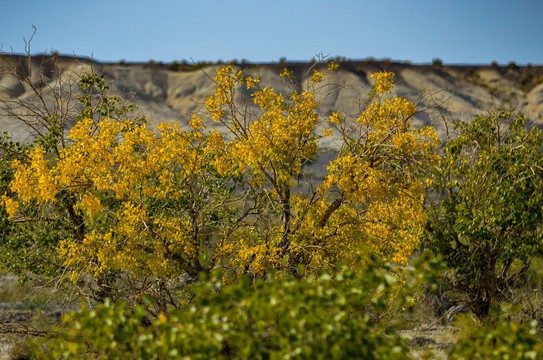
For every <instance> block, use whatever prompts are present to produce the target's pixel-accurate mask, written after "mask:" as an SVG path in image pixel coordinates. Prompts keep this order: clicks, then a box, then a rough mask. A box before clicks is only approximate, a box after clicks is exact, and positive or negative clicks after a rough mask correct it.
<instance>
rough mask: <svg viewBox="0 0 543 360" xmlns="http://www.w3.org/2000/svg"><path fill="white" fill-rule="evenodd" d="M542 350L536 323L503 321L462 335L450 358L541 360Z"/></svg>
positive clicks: (452, 359) (473, 329)
mask: <svg viewBox="0 0 543 360" xmlns="http://www.w3.org/2000/svg"><path fill="white" fill-rule="evenodd" d="M471 325H473V324H471ZM542 356H543V347H542V346H541V339H539V338H538V337H537V334H536V322H535V321H533V322H531V323H529V324H517V323H513V322H509V321H506V320H502V321H499V322H498V323H497V324H495V325H486V326H478V327H475V328H472V329H470V330H469V331H468V333H467V334H466V336H461V337H460V338H459V339H458V342H457V343H456V344H455V345H454V347H453V348H452V350H451V352H450V354H449V359H451V360H454V359H511V360H514V359H515V360H521V359H541V358H542Z"/></svg>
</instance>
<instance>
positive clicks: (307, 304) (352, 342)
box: [35, 268, 408, 359]
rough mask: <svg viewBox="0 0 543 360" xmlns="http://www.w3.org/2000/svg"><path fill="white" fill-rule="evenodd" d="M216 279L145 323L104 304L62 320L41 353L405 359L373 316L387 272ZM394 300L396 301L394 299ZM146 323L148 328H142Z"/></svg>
mask: <svg viewBox="0 0 543 360" xmlns="http://www.w3.org/2000/svg"><path fill="white" fill-rule="evenodd" d="M218 279H220V277H216V278H211V279H210V280H208V281H205V282H203V283H202V284H198V285H195V288H194V294H195V298H194V301H193V303H192V304H191V305H190V306H189V307H188V308H186V309H185V310H174V311H172V312H170V313H169V314H168V315H167V316H166V315H162V314H161V315H159V316H158V317H157V318H156V320H154V321H153V323H152V324H151V325H148V323H147V322H146V321H145V319H146V316H147V315H148V314H147V313H146V311H145V310H144V308H143V307H136V308H135V309H134V310H129V309H128V308H127V307H126V304H124V303H110V302H105V303H104V304H102V305H99V306H97V307H96V308H95V309H88V308H84V309H82V310H81V311H80V312H79V313H77V314H72V315H71V316H66V317H65V318H64V320H63V330H62V332H61V335H60V337H58V338H56V339H53V340H50V341H49V342H47V343H46V344H45V345H42V346H45V348H46V351H45V352H44V353H41V351H42V350H43V349H44V348H43V347H41V348H38V347H36V348H35V351H37V352H39V354H40V357H41V358H44V359H59V358H63V359H73V358H78V359H85V358H97V359H166V358H168V359H184V358H191V359H212V358H213V359H347V358H348V359H404V358H407V353H408V347H407V346H406V343H405V339H404V338H402V337H400V336H397V335H395V334H394V332H393V330H394V328H393V327H392V326H390V325H387V324H386V323H384V322H383V321H379V320H378V319H377V317H378V316H377V314H379V313H380V312H382V311H383V310H384V309H385V308H386V307H388V306H390V303H389V297H390V295H391V292H392V291H393V289H394V286H393V285H394V284H395V283H396V278H395V277H393V276H391V275H390V273H389V272H388V271H384V270H382V269H381V270H380V269H374V268H368V269H367V271H364V272H363V274H358V275H356V274H354V273H352V272H347V271H343V272H339V273H338V274H337V275H336V276H334V277H331V276H329V275H327V274H323V275H321V276H320V277H318V278H316V279H311V278H309V279H306V280H303V281H298V280H296V279H294V278H291V277H287V278H281V277H277V276H269V277H267V278H266V279H256V280H254V279H251V278H250V277H248V276H246V277H242V278H240V280H239V281H238V282H236V283H233V284H231V285H228V286H224V287H221V282H220V281H219V280H218ZM397 301H398V303H404V301H403V300H402V299H400V298H399V299H398V300H397ZM146 323H147V324H146Z"/></svg>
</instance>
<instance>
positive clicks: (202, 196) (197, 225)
mask: <svg viewBox="0 0 543 360" xmlns="http://www.w3.org/2000/svg"><path fill="white" fill-rule="evenodd" d="M336 68H337V65H335V64H333V63H330V64H329V65H328V67H327V68H326V69H325V70H320V69H318V68H315V69H313V70H312V72H311V73H310V74H308V83H307V86H305V87H304V89H299V88H296V87H295V85H294V75H293V73H292V72H290V71H288V70H286V69H285V71H283V73H282V74H281V76H282V77H284V78H285V79H287V80H290V81H292V84H293V90H292V91H290V92H289V93H288V94H281V93H277V92H275V91H274V90H273V89H272V88H270V87H266V86H263V87H261V84H260V80H259V79H258V78H254V77H251V76H246V75H245V74H243V72H241V71H239V70H236V69H235V68H234V67H233V66H231V65H226V66H224V67H222V68H221V69H219V70H217V72H216V75H215V77H214V79H213V80H214V82H215V84H216V87H215V90H214V93H213V94H212V95H211V96H209V98H208V99H207V101H206V110H207V112H208V116H209V118H210V119H212V120H214V121H216V122H220V123H221V124H222V125H224V126H225V127H226V128H227V129H228V131H229V134H228V136H225V135H224V134H220V133H218V132H216V131H208V130H207V128H206V126H205V125H204V123H205V122H204V120H205V119H204V118H201V117H198V116H193V117H192V118H191V119H190V121H189V124H188V127H182V126H181V124H179V123H177V122H172V123H161V124H159V125H158V127H157V131H151V130H150V129H148V128H147V127H146V126H145V125H144V124H139V123H135V122H132V121H129V120H123V121H118V120H112V119H103V120H101V121H99V122H96V121H95V120H94V119H92V118H83V119H82V120H80V121H79V122H78V123H77V124H76V125H75V126H74V127H73V128H72V129H71V130H70V131H69V133H68V134H67V138H68V139H69V140H70V141H69V144H70V145H69V146H66V147H63V148H61V149H60V150H59V153H58V154H57V155H56V156H52V155H51V154H50V153H47V152H46V151H45V150H44V149H43V148H42V147H40V146H37V147H34V148H32V149H30V150H28V151H27V154H26V156H27V160H26V161H23V160H19V161H15V162H13V164H12V166H13V169H14V173H15V174H14V178H13V180H12V182H11V191H12V192H13V193H15V194H16V195H17V199H13V198H10V197H7V196H6V195H4V196H2V204H3V205H4V206H5V208H6V209H7V212H8V214H9V215H10V216H12V217H14V216H16V215H17V213H18V211H20V210H19V209H20V208H21V206H20V205H21V204H22V205H25V204H29V203H32V202H37V203H40V204H49V205H51V206H52V209H56V210H57V211H66V212H67V213H68V214H69V215H70V216H71V218H72V219H75V221H72V222H71V223H70V226H71V227H72V229H73V230H74V234H76V235H74V236H72V237H70V236H68V237H66V238H63V239H62V240H61V241H60V242H59V243H58V248H57V249H56V250H57V253H58V256H59V257H60V260H61V262H62V266H63V267H64V268H65V269H67V271H69V272H71V278H72V280H74V281H75V280H77V278H78V276H79V274H82V273H91V274H93V275H94V276H95V277H97V278H99V277H100V276H101V274H102V272H103V271H104V270H113V271H126V272H129V273H131V274H133V275H135V276H148V275H150V276H156V277H159V278H173V277H175V276H178V275H180V274H183V273H187V274H189V275H190V276H192V277H194V278H197V277H198V273H199V272H201V271H210V270H211V269H213V268H214V267H216V266H221V267H223V268H225V269H227V270H228V273H229V276H233V277H235V276H237V275H238V274H241V273H253V274H255V276H262V275H264V274H265V273H266V271H267V270H269V269H271V268H275V269H278V270H284V271H287V272H291V273H295V274H300V275H301V274H302V273H299V271H300V269H305V270H303V271H304V272H310V273H311V272H313V271H317V270H319V269H322V268H326V269H329V270H333V269H334V268H335V266H336V265H337V264H338V263H347V264H349V265H350V266H352V267H353V268H356V267H357V265H358V264H359V262H360V261H364V259H366V258H367V257H368V256H369V255H370V254H372V255H375V256H377V257H378V258H380V259H381V260H382V261H392V262H397V263H405V262H406V261H407V258H408V256H409V255H410V254H411V253H412V252H413V250H414V249H415V248H416V246H417V245H418V241H419V239H420V236H421V231H422V229H423V226H424V224H425V221H426V218H425V215H424V211H423V208H422V201H423V196H424V189H425V186H426V185H425V183H424V179H423V177H422V175H421V171H420V170H421V169H422V168H424V167H425V166H428V165H431V164H432V163H434V162H436V161H438V158H437V157H436V155H435V154H434V146H435V145H436V143H437V137H436V135H435V132H434V131H433V130H432V129H429V128H423V129H413V128H412V127H411V119H412V117H413V115H414V114H415V112H416V109H415V106H414V104H413V103H411V102H409V101H408V100H406V99H404V98H397V97H390V96H389V93H390V92H391V91H392V89H393V86H394V84H393V74H391V73H379V74H376V75H374V77H375V79H376V83H375V85H374V87H373V90H372V93H371V97H370V102H369V104H368V106H367V108H366V109H365V110H364V111H363V112H362V114H360V116H359V117H358V118H356V119H350V118H348V117H347V116H345V115H344V114H342V113H340V112H335V113H333V114H332V115H331V116H330V118H329V119H327V118H323V117H322V116H319V111H318V107H319V101H320V99H318V97H317V95H316V94H318V93H319V90H320V87H321V86H328V85H325V82H324V80H325V79H326V78H327V77H328V76H330V73H331V72H332V71H334V70H335V69H336ZM242 92H246V93H247V92H249V93H250V102H249V103H242V105H240V102H239V98H240V94H241V93H242ZM320 127H324V131H322V130H319V131H317V129H318V128H320ZM334 134H335V135H336V136H338V137H340V138H341V140H342V147H341V149H340V151H339V153H338V155H337V158H336V159H335V160H333V161H332V162H331V163H330V165H329V167H328V173H327V174H326V177H325V180H324V182H323V183H322V184H320V185H319V186H317V187H316V189H315V190H314V191H313V190H312V189H313V187H312V186H309V187H306V188H303V187H297V186H296V185H297V184H298V183H299V182H300V181H304V180H306V179H307V176H306V174H304V170H305V168H304V166H305V164H306V163H307V162H309V161H312V160H314V159H315V158H316V157H317V156H318V154H319V140H320V139H321V138H322V137H327V136H333V135H334ZM303 189H309V190H307V191H305V190H303ZM61 199H69V200H70V201H69V202H66V201H65V202H63V205H62V206H60V205H59V206H57V207H56V208H55V207H54V206H53V205H55V204H57V203H60V202H61ZM66 204H68V205H66Z"/></svg>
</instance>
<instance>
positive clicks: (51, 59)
mask: <svg viewBox="0 0 543 360" xmlns="http://www.w3.org/2000/svg"><path fill="white" fill-rule="evenodd" d="M313 65H314V64H311V63H295V62H282V63H270V64H248V63H242V64H235V66H236V67H238V68H242V69H244V70H245V71H246V72H247V73H248V74H251V75H255V76H259V77H260V78H261V85H270V86H271V87H273V88H274V89H275V90H276V91H279V92H287V91H288V89H289V85H290V84H289V83H288V82H287V81H285V80H284V79H282V78H280V77H279V72H280V71H281V70H282V69H283V68H284V67H287V68H289V70H292V71H293V72H294V74H295V75H296V78H297V82H298V85H299V86H300V87H302V88H303V87H304V86H305V85H306V84H307V80H308V77H309V76H310V75H311V73H312V72H311V69H312V66H313ZM339 65H340V67H339V71H338V72H337V74H335V75H334V76H333V77H332V78H330V79H329V80H328V85H330V87H328V88H327V89H332V88H334V89H336V90H334V91H331V92H329V93H326V96H325V97H324V98H323V100H322V106H321V111H322V115H323V116H327V115H329V114H331V113H332V112H333V111H337V110H341V111H342V112H344V113H345V114H347V115H349V116H353V117H356V116H357V114H359V113H360V108H361V107H362V106H363V104H364V101H365V100H366V99H367V94H368V92H369V91H370V89H371V83H372V81H371V78H370V75H371V74H372V73H375V72H378V71H382V70H387V71H392V72H394V73H395V74H396V77H395V80H396V87H395V90H394V94H396V95H398V96H405V97H407V98H408V99H410V100H412V101H417V102H418V103H420V105H419V108H424V107H425V105H436V104H439V105H440V106H439V109H441V110H442V111H443V112H444V113H446V114H447V115H448V116H453V117H454V118H464V119H470V118H471V117H472V116H473V115H474V114H475V113H478V112H482V111H485V110H488V109H490V108H493V107H502V106H508V107H512V108H514V109H516V110H518V111H520V112H523V113H524V114H526V115H527V117H528V118H529V119H531V120H532V121H533V122H535V123H537V124H543V66H517V65H515V64H514V63H510V64H509V65H506V66H499V65H497V64H493V65H442V64H441V63H440V62H435V63H434V64H432V65H413V64H409V63H397V62H391V61H373V60H364V61H339ZM219 66H220V65H219V64H206V63H198V64H192V65H190V64H186V63H170V64H161V63H154V62H149V63H125V62H121V63H100V62H96V61H91V60H89V59H85V58H73V57H64V56H56V57H55V56H34V57H32V58H31V59H30V61H29V59H28V58H27V57H24V56H17V55H14V56H1V57H0V99H2V100H4V102H5V101H6V100H7V101H8V102H9V101H12V100H17V99H27V100H28V101H30V102H32V101H33V100H32V94H31V93H32V92H31V89H30V88H29V87H28V86H27V85H24V84H23V83H22V82H21V81H20V78H21V77H30V78H31V79H32V80H33V82H34V83H35V84H38V86H39V87H40V88H42V89H49V90H51V91H55V89H57V91H58V90H59V89H64V91H65V92H66V91H68V90H69V89H72V88H74V89H75V88H76V87H74V86H73V84H75V82H76V81H77V79H78V76H79V74H81V73H84V72H91V71H94V72H95V73H98V74H103V75H104V76H105V77H106V79H107V81H108V82H109V83H110V85H111V87H112V91H113V92H114V93H117V94H124V96H125V97H128V98H133V100H134V102H135V103H136V104H137V105H138V107H139V111H140V112H141V113H142V114H143V115H145V116H146V117H147V118H148V119H149V121H150V123H151V124H156V123H158V122H159V121H173V120H177V121H180V122H182V123H186V122H187V121H188V119H189V118H190V115H191V114H193V113H197V112H201V111H202V110H203V108H204V106H203V104H204V102H205V99H206V97H207V96H209V95H210V94H211V93H212V91H213V86H214V84H213V82H212V80H211V78H212V77H213V75H214V71H215V70H216V69H217V68H218V67H219ZM67 89H68V90H67ZM325 92H326V91H324V92H323V94H324V93H325ZM71 95H72V96H73V94H71ZM436 116H437V114H436V111H423V112H421V113H419V114H417V116H416V122H417V123H418V124H424V125H432V124H436ZM0 131H1V132H4V131H8V132H10V133H12V134H13V136H14V138H15V139H17V140H24V139H27V138H28V136H29V135H30V136H31V134H30V133H28V132H27V131H26V130H25V128H24V126H22V125H21V124H20V123H18V122H15V121H14V120H13V119H12V118H10V117H9V116H6V114H5V113H3V114H0ZM323 146H326V147H333V141H332V142H331V143H329V144H323Z"/></svg>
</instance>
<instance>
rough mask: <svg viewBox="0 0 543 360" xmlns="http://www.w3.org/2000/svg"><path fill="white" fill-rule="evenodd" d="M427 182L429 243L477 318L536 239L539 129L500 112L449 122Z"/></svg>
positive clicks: (542, 161) (534, 251)
mask: <svg viewBox="0 0 543 360" xmlns="http://www.w3.org/2000/svg"><path fill="white" fill-rule="evenodd" d="M454 129H455V132H456V136H455V137H454V138H451V139H449V140H448V142H447V147H446V156H445V157H444V159H443V160H442V162H441V166H440V167H439V169H438V170H437V171H436V173H435V177H434V188H435V189H436V190H437V191H439V192H440V193H441V194H444V195H445V197H444V199H443V201H442V202H441V203H440V204H439V206H438V207H436V209H435V211H434V212H432V213H431V216H430V219H429V223H428V226H427V228H428V232H429V245H430V247H431V248H432V249H433V250H434V251H435V252H436V253H438V254H441V255H442V256H443V259H444V260H445V261H446V263H447V265H448V266H449V267H450V268H451V269H453V270H454V274H453V276H452V277H451V278H450V280H451V283H452V284H453V285H454V287H455V288H456V289H457V290H459V291H461V292H463V293H464V294H466V295H467V296H468V298H469V300H470V307H471V310H472V311H473V312H474V313H475V315H477V316H478V317H479V318H484V317H486V316H487V314H488V312H489V310H490V307H491V306H492V305H493V304H497V303H499V302H501V301H503V300H505V298H504V297H505V294H510V293H511V291H510V290H511V288H512V287H514V286H515V284H517V283H518V282H519V281H521V279H522V276H523V275H524V273H525V272H526V270H527V269H528V267H529V264H530V262H531V260H532V258H533V257H534V256H537V255H538V254H540V253H541V250H542V247H541V244H542V240H543V231H542V229H543V211H542V209H543V153H541V150H540V148H541V144H542V141H543V133H542V132H541V131H539V130H538V129H537V128H535V127H534V128H532V129H527V127H526V120H525V118H524V116H523V115H520V114H513V113H511V112H507V111H504V110H499V111H494V112H492V113H491V114H489V115H479V116H477V117H476V118H475V119H474V120H473V121H472V122H470V123H468V122H457V123H456V124H455V127H454Z"/></svg>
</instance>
